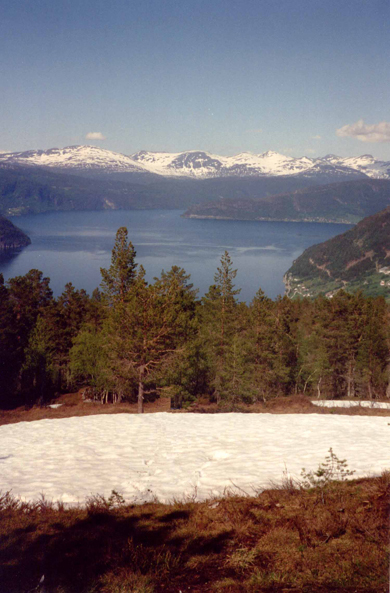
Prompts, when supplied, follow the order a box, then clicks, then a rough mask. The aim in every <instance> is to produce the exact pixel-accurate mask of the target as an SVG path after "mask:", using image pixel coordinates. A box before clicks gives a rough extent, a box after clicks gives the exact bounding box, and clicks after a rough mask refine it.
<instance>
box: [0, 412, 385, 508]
mask: <svg viewBox="0 0 390 593" xmlns="http://www.w3.org/2000/svg"><path fill="white" fill-rule="evenodd" d="M389 445H390V424H389V418H388V417H367V416H341V415H334V416H333V415H323V414H280V415H279V414H234V413H231V414H214V415H211V414H210V415H207V414H170V413H157V414H144V415H139V416H138V415H133V414H115V415H97V416H85V417H76V418H65V419H55V420H40V421H37V422H20V423H18V424H9V425H5V426H1V427H0V489H1V490H2V491H3V492H4V491H7V490H11V491H12V493H13V494H14V495H17V496H21V497H22V498H23V499H25V500H36V499H38V498H39V496H40V495H41V494H44V495H45V497H46V498H48V499H51V500H58V501H63V502H64V503H68V504H69V503H70V504H71V503H77V502H80V503H83V502H85V499H86V497H88V496H89V495H91V494H103V495H105V496H108V495H110V493H111V490H112V489H115V490H117V491H119V492H120V493H121V494H122V495H123V496H124V498H125V499H126V500H127V501H131V502H136V503H141V502H144V501H148V500H153V497H157V498H158V499H159V500H160V501H162V502H169V501H172V500H173V499H174V498H176V499H184V498H186V497H190V496H194V498H195V499H196V500H202V499H205V498H210V497H213V496H218V495H221V494H223V493H224V491H226V489H233V490H234V487H236V492H239V490H238V489H239V488H242V489H243V490H245V492H247V493H248V494H254V493H255V491H256V490H260V489H263V488H266V487H268V486H269V485H270V481H271V480H274V481H280V480H281V479H282V478H283V472H284V471H285V470H286V469H287V471H288V473H289V474H291V475H293V476H295V477H299V475H300V471H301V468H302V467H305V468H306V470H309V469H317V467H318V465H319V463H321V462H323V461H324V458H325V456H326V455H327V453H328V450H329V448H330V447H332V448H333V451H334V453H335V454H336V455H337V456H338V457H339V458H341V459H344V458H346V459H347V461H348V467H349V469H354V470H356V473H355V474H354V477H358V476H367V475H377V474H379V473H380V472H381V471H382V470H384V469H386V468H389V467H390V447H389Z"/></svg>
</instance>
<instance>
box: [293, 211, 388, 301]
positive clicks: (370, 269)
mask: <svg viewBox="0 0 390 593" xmlns="http://www.w3.org/2000/svg"><path fill="white" fill-rule="evenodd" d="M284 281H285V284H286V292H287V295H288V296H289V297H291V298H293V297H295V296H310V297H315V296H317V295H319V294H324V295H326V296H331V295H332V294H334V293H335V292H336V291H337V290H339V289H340V288H343V289H344V290H346V291H347V292H356V291H357V290H362V291H363V293H364V294H365V295H366V296H384V297H385V298H386V299H387V300H390V207H388V208H386V209H385V210H383V211H382V212H379V213H377V214H375V215H374V216H370V217H368V218H365V219H364V220H362V221H361V222H359V223H358V224H357V225H356V226H355V227H354V228H353V229H351V230H350V231H347V232H346V233H343V234H342V235H338V236H337V237H334V238H333V239H330V240H329V241H325V242H324V243H321V244H319V245H313V246H312V247H309V248H308V249H306V250H305V251H304V252H303V254H302V255H301V256H300V257H299V258H298V259H297V260H296V261H295V262H294V263H293V265H292V266H291V268H290V269H289V270H288V271H287V273H286V275H285V277H284Z"/></svg>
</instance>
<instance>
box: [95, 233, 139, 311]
mask: <svg viewBox="0 0 390 593" xmlns="http://www.w3.org/2000/svg"><path fill="white" fill-rule="evenodd" d="M127 236H128V231H127V228H126V227H120V228H119V229H118V230H117V233H116V238H115V244H114V247H113V249H112V254H111V265H110V267H109V268H108V270H106V269H105V268H100V273H101V275H102V283H101V287H102V293H103V296H104V297H105V298H106V300H108V302H109V303H111V304H112V303H122V304H123V303H124V301H125V299H126V296H127V294H128V293H129V290H130V287H131V285H132V284H133V282H134V280H135V277H136V269H137V265H138V264H136V263H135V256H136V251H135V249H134V246H133V244H132V243H131V242H130V241H128V238H127Z"/></svg>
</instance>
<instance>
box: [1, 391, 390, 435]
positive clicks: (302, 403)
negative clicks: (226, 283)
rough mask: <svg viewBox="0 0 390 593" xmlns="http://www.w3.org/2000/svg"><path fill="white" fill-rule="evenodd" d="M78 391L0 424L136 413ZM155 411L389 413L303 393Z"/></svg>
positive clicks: (5, 414) (6, 414)
mask: <svg viewBox="0 0 390 593" xmlns="http://www.w3.org/2000/svg"><path fill="white" fill-rule="evenodd" d="M81 391H82V390H80V391H78V392H77V393H68V394H64V395H61V396H60V397H59V398H58V399H57V400H55V401H54V400H53V402H52V403H60V404H62V405H61V407H60V408H56V409H52V408H49V407H39V406H33V407H32V408H30V409H26V408H24V407H20V408H16V409H15V410H0V426H1V425H3V424H15V423H16V422H32V421H34V420H43V419H46V418H72V417H75V416H93V415H96V414H136V413H137V404H136V403H133V404H129V403H122V404H115V405H114V404H105V405H102V404H100V403H98V402H91V403H86V402H83V401H82V397H81ZM155 412H172V413H179V414H180V413H182V414H185V413H187V412H193V413H198V414H217V413H224V412H240V413H244V414H245V413H246V414H343V415H345V416H355V415H357V416H390V410H380V409H369V408H360V407H353V408H337V409H335V408H334V409H332V408H321V407H319V406H314V405H313V404H312V403H311V402H310V399H309V398H308V397H306V396H304V395H292V396H289V397H278V398H275V399H270V400H269V401H267V402H266V403H263V402H257V403H255V404H252V405H248V404H243V403H237V404H232V403H226V404H223V403H222V404H220V405H219V406H217V404H210V402H209V401H208V399H207V398H199V400H198V401H197V402H196V403H195V404H192V405H191V406H190V407H189V408H187V409H183V410H171V409H170V399H169V398H161V399H157V400H156V401H154V402H146V403H145V413H146V414H152V413H155Z"/></svg>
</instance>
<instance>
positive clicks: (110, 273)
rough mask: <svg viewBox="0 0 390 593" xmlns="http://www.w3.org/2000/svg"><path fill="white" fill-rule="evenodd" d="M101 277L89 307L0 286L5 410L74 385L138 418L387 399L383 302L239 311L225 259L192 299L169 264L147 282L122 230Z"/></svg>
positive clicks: (279, 304) (354, 300)
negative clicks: (212, 408)
mask: <svg viewBox="0 0 390 593" xmlns="http://www.w3.org/2000/svg"><path fill="white" fill-rule="evenodd" d="M101 273H102V284H101V287H100V290H96V291H95V292H94V293H93V295H92V296H91V297H89V296H88V295H87V294H86V293H85V291H83V290H76V289H75V288H74V287H73V286H72V285H71V284H67V285H66V287H65V290H64V292H63V294H62V295H61V296H60V297H59V298H58V299H54V298H53V295H52V292H51V290H50V286H49V279H47V278H44V277H43V274H42V272H39V271H38V270H31V271H30V272H29V273H28V274H26V275H25V276H21V277H17V278H13V279H11V280H9V281H8V282H7V283H4V281H3V279H2V277H1V276H0V279H1V280H0V337H1V339H0V349H1V350H0V377H1V383H2V384H1V388H0V393H1V402H0V405H1V407H2V408H12V407H16V406H18V405H21V404H25V405H32V404H35V403H45V402H47V401H48V400H50V399H52V398H53V396H54V395H55V394H56V393H59V392H61V390H69V389H70V388H74V387H76V386H80V385H86V386H89V387H90V394H91V395H92V396H93V397H98V398H102V399H104V400H107V399H110V400H114V401H119V400H132V401H137V400H138V406H139V411H142V409H143V402H144V401H145V400H146V399H148V398H156V397H159V396H167V397H171V398H172V402H173V405H175V406H181V405H183V404H186V403H188V402H191V401H194V400H195V399H196V398H197V397H198V396H200V395H203V396H204V395H206V396H208V397H209V398H210V400H212V401H216V402H218V403H221V404H224V405H230V404H235V403H238V402H255V401H258V400H263V401H265V400H267V399H270V398H274V397H283V396H285V395H289V394H295V393H306V394H310V395H316V396H319V397H325V396H326V397H328V398H339V397H344V396H348V397H349V398H351V397H361V398H379V397H384V396H386V395H387V397H390V386H389V371H390V369H389V365H388V361H389V340H390V316H389V307H388V305H386V303H385V301H384V299H383V298H365V297H363V296H362V294H361V293H358V294H356V295H350V294H346V293H345V292H342V291H341V292H339V293H337V294H336V295H335V296H334V298H333V299H331V300H327V299H324V298H321V297H320V298H317V299H316V300H314V301H312V300H307V299H301V300H295V301H292V300H290V299H288V298H287V297H283V298H278V299H277V300H276V301H272V300H271V299H269V298H267V297H266V296H265V295H264V293H263V292H262V290H261V289H259V291H258V292H257V294H256V296H255V298H254V299H253V301H252V302H251V303H250V304H249V305H246V304H245V303H240V301H239V289H238V288H236V287H235V285H234V279H235V275H236V271H235V270H234V269H233V264H232V262H231V260H230V257H229V254H228V253H227V252H225V253H224V255H223V256H222V258H221V264H220V267H219V268H218V269H217V270H216V273H215V276H214V283H213V284H212V285H211V286H210V288H209V291H208V293H207V294H206V295H205V296H204V297H203V298H202V299H200V300H199V299H197V291H196V289H194V287H193V286H192V284H191V283H190V277H189V275H187V274H186V272H185V271H184V270H183V269H181V268H178V267H175V266H174V267H173V268H172V269H171V270H169V271H165V272H164V271H163V272H162V273H161V275H160V277H159V278H156V279H155V281H154V282H153V283H152V284H147V283H146V281H145V276H144V275H145V272H144V269H143V268H142V266H139V265H138V264H137V262H136V253H135V250H134V247H133V245H132V244H131V242H129V241H128V237H127V230H126V229H125V228H121V229H119V230H118V233H117V237H116V242H115V245H114V249H113V252H112V260H111V266H110V267H109V268H108V269H107V270H105V269H102V270H101Z"/></svg>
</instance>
